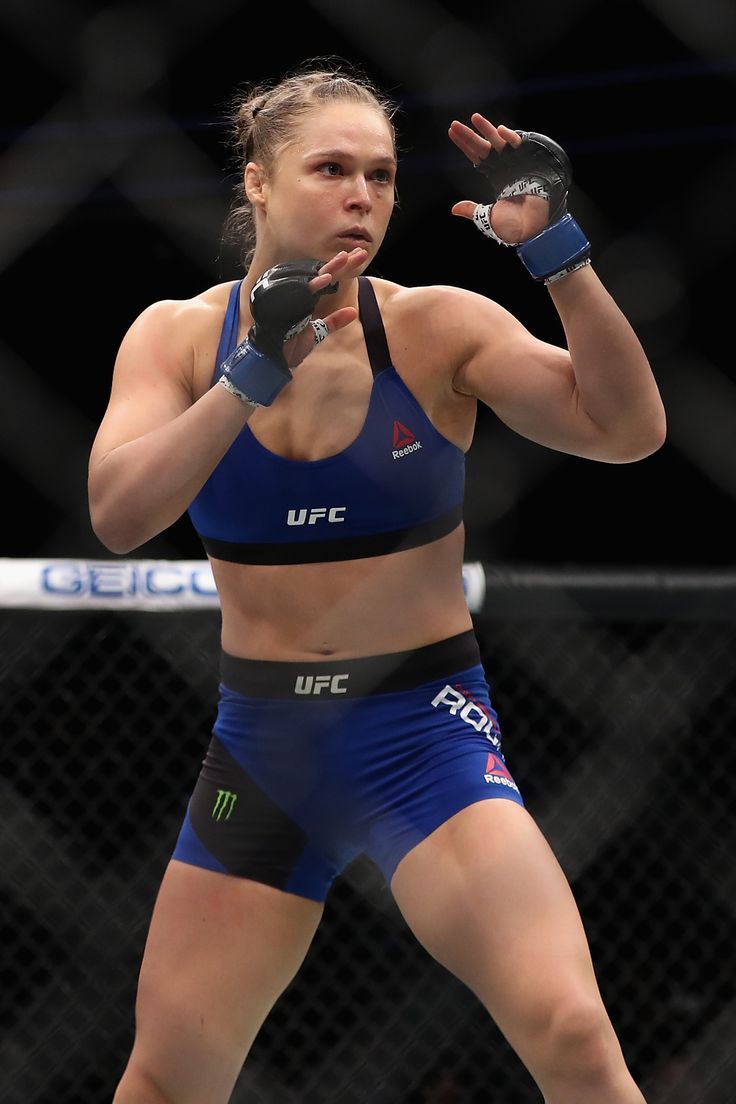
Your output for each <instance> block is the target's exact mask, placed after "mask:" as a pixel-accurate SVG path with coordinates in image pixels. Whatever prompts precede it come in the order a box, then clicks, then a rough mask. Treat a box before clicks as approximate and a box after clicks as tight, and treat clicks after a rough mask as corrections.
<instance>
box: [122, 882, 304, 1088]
mask: <svg viewBox="0 0 736 1104" xmlns="http://www.w3.org/2000/svg"><path fill="white" fill-rule="evenodd" d="M321 915H322V905H320V904H318V903H317V902H316V901H312V900H307V899H306V898H303V897H298V896H296V895H294V894H290V893H285V892H283V891H281V890H279V889H275V888H273V887H272V886H268V885H262V884H260V883H258V882H254V881H250V880H248V879H245V878H237V877H233V876H231V875H229V874H220V873H215V872H213V871H210V870H204V869H200V868H198V867H195V866H190V865H188V864H186V863H181V862H177V861H176V860H172V862H171V863H170V864H169V866H168V869H167V871H166V873H165V875H164V878H163V881H162V884H161V888H160V891H159V894H158V898H157V901H156V904H155V907H154V910H153V916H152V918H151V926H150V930H149V934H148V939H147V942H146V947H145V951H144V955H143V962H142V965H141V972H140V980H139V988H138V998H137V1002H136V1039H135V1044H134V1048H133V1054H132V1055H131V1065H132V1066H133V1067H134V1068H136V1069H137V1070H138V1072H139V1074H142V1075H143V1076H145V1077H148V1078H150V1079H151V1080H152V1081H153V1082H154V1083H155V1084H156V1085H158V1086H159V1087H160V1088H161V1089H162V1090H163V1092H164V1093H165V1095H166V1096H167V1099H172V1100H176V1101H177V1102H181V1104H184V1102H191V1104H201V1102H202V1101H204V1100H206V1101H208V1104H215V1102H217V1101H226V1100H228V1099H229V1097H230V1094H231V1092H232V1088H233V1085H234V1083H235V1081H236V1079H237V1076H238V1074H239V1072H240V1069H241V1066H242V1064H243V1061H244V1060H245V1056H246V1054H247V1052H248V1049H249V1048H250V1045H251V1043H252V1042H253V1039H254V1038H255V1036H256V1034H257V1032H258V1030H259V1028H260V1026H261V1024H262V1023H263V1020H264V1019H265V1017H266V1015H267V1014H268V1012H269V1010H270V1009H271V1007H272V1006H273V1004H274V1002H275V1001H276V999H277V998H278V997H279V995H280V994H281V992H282V991H283V990H284V988H285V987H286V986H287V985H288V983H289V982H290V981H291V979H292V978H293V976H294V974H295V973H296V971H297V970H298V968H299V966H300V964H301V962H302V961H303V959H304V956H305V954H306V952H307V949H308V947H309V944H310V942H311V940H312V937H313V935H314V933H315V931H316V929H317V925H318V924H319V920H320V917H321Z"/></svg>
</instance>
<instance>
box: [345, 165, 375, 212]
mask: <svg viewBox="0 0 736 1104" xmlns="http://www.w3.org/2000/svg"><path fill="white" fill-rule="evenodd" d="M372 206H373V203H372V201H371V193H370V189H369V188H368V181H367V180H366V178H365V177H364V176H363V175H362V174H360V175H359V174H356V175H355V176H354V177H353V179H352V186H351V188H350V191H349V193H348V207H349V208H350V210H351V211H352V210H358V211H370V209H371V207H372Z"/></svg>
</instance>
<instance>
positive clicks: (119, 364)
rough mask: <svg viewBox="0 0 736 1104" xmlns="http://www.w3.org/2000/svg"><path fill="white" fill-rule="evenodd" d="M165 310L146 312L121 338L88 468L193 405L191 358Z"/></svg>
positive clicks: (159, 307)
mask: <svg viewBox="0 0 736 1104" xmlns="http://www.w3.org/2000/svg"><path fill="white" fill-rule="evenodd" d="M167 307H168V304H155V305H154V306H153V307H149V308H148V310H146V311H144V312H143V314H141V315H140V316H139V317H138V318H137V319H136V321H135V322H134V323H133V325H132V326H131V327H130V329H129V330H128V332H127V333H126V335H125V337H124V338H123V341H122V343H121V345H120V348H119V350H118V354H117V357H116V360H115V366H114V369H113V377H112V385H111V389H110V399H109V402H108V405H107V409H106V410H105V414H104V416H103V418H102V421H101V423H100V426H99V429H98V430H97V434H96V436H95V440H94V443H93V446H92V451H91V454H90V469H93V468H94V467H95V466H96V465H97V464H98V463H99V462H100V461H101V460H102V459H103V458H104V457H105V456H106V455H107V454H108V453H110V452H111V451H112V450H113V449H115V448H117V447H118V446H119V445H123V444H127V442H128V441H134V440H136V439H137V438H138V437H142V436H143V435H144V434H146V433H149V432H150V431H151V430H153V429H157V428H158V427H159V426H161V425H165V424H166V423H167V422H170V421H173V419H174V418H176V417H178V415H180V414H182V413H183V412H184V411H185V410H186V409H188V407H189V406H191V404H192V390H191V382H190V381H191V363H192V357H191V353H190V351H189V350H188V348H187V346H186V344H184V343H182V341H181V339H180V338H179V337H178V335H177V334H176V328H175V327H174V326H173V325H172V320H171V312H170V310H167V309H166V308H167Z"/></svg>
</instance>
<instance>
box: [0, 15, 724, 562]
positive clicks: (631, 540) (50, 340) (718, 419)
mask: <svg viewBox="0 0 736 1104" xmlns="http://www.w3.org/2000/svg"><path fill="white" fill-rule="evenodd" d="M0 33H1V34H2V49H3V58H2V65H1V66H0V80H1V81H2V86H3V87H2V130H1V132H0V137H1V140H2V153H1V154H0V204H1V205H2V219H1V220H0V223H1V229H0V281H1V285H0V291H1V294H2V303H3V306H4V309H3V322H2V334H1V337H0V380H2V393H3V401H2V403H1V404H0V457H1V460H0V462H1V463H2V475H3V486H4V487H5V500H6V509H5V517H6V525H5V528H4V536H3V540H2V544H1V545H0V554H1V555H5V556H18V557H35V556H40V557H47V556H62V557H64V556H73V557H89V556H92V557H99V556H107V555H108V553H107V552H106V550H105V549H104V548H103V547H102V546H101V545H100V543H99V542H98V541H97V539H96V538H95V536H94V534H93V533H92V532H91V529H90V524H89V518H88V513H87V504H86V461H87V456H88V453H89V447H90V445H91V442H92V439H93V435H94V432H95V430H96V427H97V425H98V423H99V421H100V419H101V417H102V414H103V412H104V409H105V405H106V402H107V396H108V390H109V385H110V377H111V371H112V365H113V361H114V358H115V353H116V350H117V347H118V344H119V342H120V340H121V338H122V336H123V334H124V332H125V330H126V329H127V327H128V326H129V325H130V323H131V322H132V321H133V319H134V318H135V317H136V315H137V314H138V313H139V312H140V311H141V310H142V309H143V308H144V307H145V306H147V305H148V304H149V303H150V302H153V301H155V300H157V299H164V298H186V297H189V296H190V295H192V294H194V293H196V292H198V291H199V290H201V289H203V288H204V287H207V286H209V285H210V284H212V283H215V282H217V281H220V280H226V279H232V278H234V277H235V276H237V275H238V265H237V258H236V256H235V255H234V252H233V251H232V250H228V249H227V248H225V247H223V246H222V244H221V229H222V223H223V219H224V216H225V214H226V211H227V209H228V205H229V201H230V195H231V187H232V183H233V166H232V163H231V161H230V157H229V153H228V151H227V149H226V146H225V129H224V125H223V120H224V114H225V111H226V106H227V103H228V100H229V98H230V96H231V94H232V93H233V92H234V91H235V90H236V89H237V88H238V87H240V86H241V85H243V84H244V83H246V82H250V81H257V80H261V79H263V78H265V77H272V76H274V75H278V74H279V73H282V72H283V71H285V70H286V69H288V68H290V67H292V66H294V65H296V64H298V63H299V62H301V61H303V60H305V59H306V58H308V57H311V56H317V55H327V54H333V55H339V56H341V57H344V58H345V59H347V60H348V61H350V62H354V63H357V64H358V65H360V66H362V67H363V68H365V69H366V70H367V71H368V73H369V74H370V75H371V76H372V77H373V78H374V79H375V80H376V81H377V82H378V83H379V84H380V85H382V87H383V88H384V89H385V90H386V91H387V92H388V93H389V94H390V95H392V96H393V97H394V98H395V99H396V100H398V101H399V103H400V105H401V111H400V114H399V118H398V125H399V130H400V143H401V148H402V151H403V159H402V165H401V170H400V175H399V194H400V207H399V209H398V211H397V213H396V215H395V218H394V222H393V226H392V228H391V230H390V232H389V235H388V239H387V241H386V243H385V245H384V247H383V251H382V253H381V254H379V257H378V258H377V260H376V262H375V263H374V265H373V267H372V269H371V270H370V271H372V272H373V273H374V274H375V275H378V276H386V277H387V278H390V279H392V280H396V281H398V282H401V283H409V284H412V283H454V284H461V285H463V286H466V287H469V288H472V289H474V290H476V291H479V292H481V293H483V294H487V295H489V296H490V297H492V298H494V299H496V300H498V301H499V302H500V303H502V304H503V305H504V306H506V307H508V308H509V309H510V310H511V311H512V312H514V313H515V314H516V315H517V316H518V317H519V318H520V319H521V320H522V321H523V322H524V323H525V324H526V325H527V326H528V327H529V328H530V329H531V330H532V331H533V332H534V333H536V334H537V335H539V336H541V337H544V338H546V339H548V340H552V341H561V340H562V339H563V338H562V333H561V328H560V325H559V322H558V320H557V316H556V314H555V312H554V310H553V308H552V305H551V303H550V301H549V299H548V297H547V293H546V292H545V291H544V290H543V289H542V288H541V287H540V286H537V285H535V284H534V283H533V282H532V281H531V279H530V278H529V277H528V275H527V274H526V272H525V271H524V270H523V268H522V266H521V265H520V263H519V262H518V260H517V259H516V258H515V257H514V256H513V254H512V253H511V252H510V251H508V252H507V251H505V250H502V249H501V248H499V247H497V246H495V245H494V244H493V243H492V242H489V241H486V240H485V239H483V238H482V237H481V235H480V234H478V233H477V232H476V231H475V230H474V229H473V227H472V226H471V225H470V224H469V223H465V222H461V221H460V220H458V219H454V218H453V217H452V216H451V215H450V213H449V211H450V207H451V205H452V203H453V202H455V201H456V200H457V199H459V198H465V197H468V196H470V197H472V198H476V195H475V194H474V193H473V191H472V189H473V188H476V191H477V183H478V181H477V177H475V178H474V176H473V173H472V170H470V169H468V168H467V167H466V163H465V160H464V158H463V157H462V156H461V155H460V154H459V152H458V151H457V150H456V149H455V147H454V146H453V145H452V144H451V143H450V141H449V139H448V138H447V127H448V125H449V123H450V121H451V120H452V119H453V118H455V117H457V118H460V119H467V117H468V116H469V115H470V113H471V112H472V111H473V110H476V109H479V110H481V111H483V112H484V113H486V114H487V115H488V116H489V117H490V118H491V119H493V120H496V121H499V122H500V121H503V122H506V123H508V124H510V125H512V126H516V127H520V128H527V129H532V130H538V131H541V132H543V133H547V134H549V135H551V136H552V137H554V138H555V139H557V140H558V141H559V142H560V143H562V145H563V146H565V147H566V148H567V150H568V151H569V153H570V155H571V157H572V160H573V165H574V170H575V182H574V186H573V192H572V197H571V202H570V207H571V209H572V211H573V213H574V214H575V216H576V217H577V219H578V221H579V222H580V223H581V225H582V226H583V227H584V229H585V230H586V232H587V233H588V235H589V237H590V239H591V241H592V243H593V258H594V264H595V266H596V269H597V271H598V272H599V274H600V276H601V277H602V279H603V281H604V282H605V284H606V286H607V287H608V288H609V290H610V291H611V292H612V293H613V295H614V296H615V298H616V299H617V301H618V303H619V304H620V305H621V307H622V308H623V309H624V311H625V312H626V313H627V315H628V317H629V318H630V320H631V321H632V323H633V325H634V327H635V328H636V330H637V332H638V334H639V336H640V338H641V340H642V342H643V344H644V346H645V348H646V350H647V352H648V354H649V357H650V360H651V363H652V366H653V369H654V372H655V374H656V377H657V380H658V383H659V386H660V388H661V391H662V394H663V397H664V400H665V403H666V407H667V412H668V417H669V437H668V441H667V443H666V445H665V446H664V447H663V448H662V449H661V450H660V451H659V452H658V453H657V454H655V455H654V456H652V457H650V458H648V459H646V460H644V461H642V462H639V463H636V464H632V465H605V464H600V463H596V462H591V461H585V460H580V459H577V458H572V457H566V456H564V455H561V454H558V453H554V452H552V451H550V450H546V449H543V448H541V447H539V446H537V445H534V444H531V443H530V442H527V441H525V440H523V439H521V438H519V437H517V436H516V435H514V434H512V433H511V432H509V431H508V430H506V429H505V427H504V426H502V425H501V424H499V422H498V421H497V419H495V417H494V416H493V415H492V414H491V413H490V412H489V411H487V410H484V411H483V412H482V413H481V417H480V420H479V424H478V433H477V438H476V441H475V444H474V447H473V449H472V450H471V453H470V457H469V470H468V500H467V510H466V521H467V527H468V544H467V558H468V559H482V560H485V561H490V562H509V563H513V564H521V565H523V564H529V563H548V564H554V565H560V564H583V565H601V564H603V565H609V564H627V565H629V564H630V565H639V564H656V565H669V566H675V567H676V566H681V565H709V564H712V565H727V564H731V562H732V560H733V548H734V544H733V542H734V536H733V527H732V526H731V525H730V524H728V523H727V522H728V516H729V515H730V513H731V511H732V504H733V496H734V493H736V455H735V452H734V449H733V448H732V447H731V443H732V441H733V437H734V434H733V428H732V427H733V425H734V423H736V386H735V384H736V379H735V377H736V369H735V368H734V363H733V357H732V352H731V342H730V340H729V338H730V332H731V316H732V313H733V306H732V303H731V299H730V295H729V288H730V286H731V283H732V279H731V269H732V266H733V260H734V256H733V254H734V240H735V238H736V206H735V205H734V202H733V196H734V194H736V147H735V146H734V137H735V136H736V124H735V121H734V83H735V81H736V9H735V8H734V6H733V5H732V4H731V3H729V2H727V0H699V2H698V3H692V2H691V0H622V2H619V3H616V4H611V3H607V2H603V0H559V2H558V3H555V4H546V3H538V2H533V3H527V4H503V5H501V4H494V3H490V4H486V5H485V6H483V8H482V9H479V8H478V7H477V5H473V4H469V3H461V2H458V0H455V2H453V3H452V4H450V3H440V2H439V0H434V2H410V0H393V2H388V0H386V2H384V0H378V2H374V3H372V4H371V5H364V4H363V5H357V4H350V3H348V2H345V0H343V2H342V3H337V2H332V0H319V2H314V3H308V4H302V5H299V6H295V7H293V8H292V7H290V6H289V7H287V8H281V7H278V8H277V7H275V6H266V7H265V8H264V7H262V6H259V8H258V11H257V13H256V11H255V9H254V8H252V7H250V6H247V5H244V4H242V3H237V2H235V0H208V2H207V3H193V2H189V0H179V2H177V3H174V2H173V0H171V2H163V0H152V2H150V3H145V4H143V3H141V4H133V3H117V4H94V3H85V2H83V0H79V2H76V3H71V2H69V3H58V2H57V3H53V2H50V0H30V2H29V0H4V3H3V5H2V8H1V9H0ZM478 198H479V197H478ZM138 554H140V555H142V556H149V557H154V558H155V557H171V558H176V557H191V558H197V557H199V556H201V555H202V552H201V547H200V545H199V543H198V541H197V538H196V536H195V534H194V532H193V530H192V528H191V526H190V523H189V521H188V519H186V518H185V519H183V520H182V521H180V522H179V523H177V524H176V525H175V526H174V527H173V528H172V529H171V530H169V532H167V533H166V534H164V535H162V536H161V537H159V538H157V539H156V540H155V541H152V542H151V543H150V544H149V545H147V546H145V547H144V548H143V549H141V550H140V552H139V553H138Z"/></svg>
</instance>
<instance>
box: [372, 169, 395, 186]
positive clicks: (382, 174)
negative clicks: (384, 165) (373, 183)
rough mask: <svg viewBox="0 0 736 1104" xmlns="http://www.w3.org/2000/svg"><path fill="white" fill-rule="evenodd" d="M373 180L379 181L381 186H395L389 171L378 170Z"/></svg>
mask: <svg viewBox="0 0 736 1104" xmlns="http://www.w3.org/2000/svg"><path fill="white" fill-rule="evenodd" d="M373 178H374V180H377V181H378V183H379V184H393V177H392V175H391V173H390V172H389V170H388V169H376V171H375V172H374V174H373Z"/></svg>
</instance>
